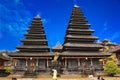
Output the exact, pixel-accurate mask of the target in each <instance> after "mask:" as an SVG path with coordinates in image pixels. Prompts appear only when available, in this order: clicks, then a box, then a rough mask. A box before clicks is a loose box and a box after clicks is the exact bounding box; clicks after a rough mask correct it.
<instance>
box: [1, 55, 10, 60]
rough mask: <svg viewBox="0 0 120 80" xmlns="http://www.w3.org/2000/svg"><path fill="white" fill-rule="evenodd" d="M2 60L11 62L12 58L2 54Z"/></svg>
mask: <svg viewBox="0 0 120 80" xmlns="http://www.w3.org/2000/svg"><path fill="white" fill-rule="evenodd" d="M0 60H3V61H9V60H11V58H10V57H9V56H8V55H7V54H6V53H0Z"/></svg>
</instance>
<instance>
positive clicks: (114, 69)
mask: <svg viewBox="0 0 120 80" xmlns="http://www.w3.org/2000/svg"><path fill="white" fill-rule="evenodd" d="M104 71H105V72H106V73H108V74H109V75H110V76H114V74H117V73H120V68H118V66H117V64H116V63H115V62H114V61H107V63H106V65H105V66H104Z"/></svg>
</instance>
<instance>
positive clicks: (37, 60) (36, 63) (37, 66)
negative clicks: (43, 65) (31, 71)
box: [36, 58, 38, 67]
mask: <svg viewBox="0 0 120 80" xmlns="http://www.w3.org/2000/svg"><path fill="white" fill-rule="evenodd" d="M36 66H37V67H38V58H37V59H36Z"/></svg>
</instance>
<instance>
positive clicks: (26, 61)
mask: <svg viewBox="0 0 120 80" xmlns="http://www.w3.org/2000/svg"><path fill="white" fill-rule="evenodd" d="M24 36H25V39H23V40H22V41H21V42H22V43H23V44H22V45H21V46H17V49H18V52H16V53H12V54H9V55H10V56H11V57H12V58H13V62H14V63H13V65H14V67H15V69H16V70H18V71H20V70H23V71H24V70H27V71H38V72H39V71H44V72H45V71H47V69H48V68H49V64H48V61H49V60H51V59H52V57H53V54H51V53H50V48H49V47H48V41H47V40H46V35H45V31H44V28H43V25H42V21H41V18H40V16H39V15H37V16H36V17H34V18H33V20H32V23H31V25H30V27H29V29H28V30H27V34H25V35H24Z"/></svg>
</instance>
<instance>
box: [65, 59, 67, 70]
mask: <svg viewBox="0 0 120 80" xmlns="http://www.w3.org/2000/svg"><path fill="white" fill-rule="evenodd" d="M67 62H68V60H67V59H66V58H65V68H67Z"/></svg>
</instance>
